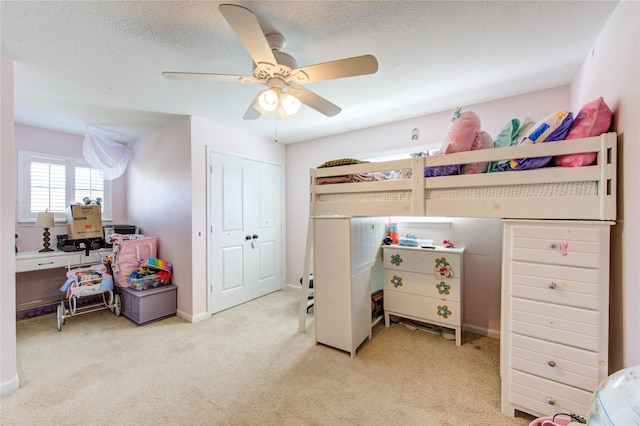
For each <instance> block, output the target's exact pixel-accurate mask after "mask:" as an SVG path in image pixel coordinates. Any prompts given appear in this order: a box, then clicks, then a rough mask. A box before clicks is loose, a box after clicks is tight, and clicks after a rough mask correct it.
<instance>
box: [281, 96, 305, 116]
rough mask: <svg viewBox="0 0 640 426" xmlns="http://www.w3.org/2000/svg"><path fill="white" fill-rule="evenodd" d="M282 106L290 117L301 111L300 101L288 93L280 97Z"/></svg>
mask: <svg viewBox="0 0 640 426" xmlns="http://www.w3.org/2000/svg"><path fill="white" fill-rule="evenodd" d="M280 104H281V105H282V108H284V111H285V112H286V113H287V114H289V115H293V114H295V113H296V112H298V110H299V109H300V101H299V100H298V99H297V98H296V97H294V96H291V95H290V94H288V93H284V94H283V95H282V96H281V97H280Z"/></svg>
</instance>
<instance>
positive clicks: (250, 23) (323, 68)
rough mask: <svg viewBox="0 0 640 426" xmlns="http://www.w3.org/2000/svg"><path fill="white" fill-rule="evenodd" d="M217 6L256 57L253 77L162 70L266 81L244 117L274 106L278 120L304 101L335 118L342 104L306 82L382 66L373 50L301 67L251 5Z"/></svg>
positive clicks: (175, 76)
mask: <svg viewBox="0 0 640 426" xmlns="http://www.w3.org/2000/svg"><path fill="white" fill-rule="evenodd" d="M219 9H220V12H221V13H222V16H224V18H225V19H226V20H227V22H228V23H229V25H230V26H231V28H232V29H233V31H234V32H235V33H236V35H237V36H238V38H239V39H240V41H241V42H242V44H243V45H244V47H245V49H247V51H248V52H249V55H250V56H251V59H253V63H254V66H255V68H254V70H253V76H247V75H230V74H211V73H192V72H169V71H167V72H163V73H162V75H163V76H164V77H166V78H168V79H171V80H190V81H210V82H242V83H260V84H264V85H265V86H267V89H264V90H261V91H260V92H258V94H257V95H256V96H255V98H254V99H253V101H252V102H251V105H250V106H249V108H248V109H247V111H246V112H245V114H244V116H243V118H244V119H245V120H255V119H257V118H259V117H260V116H261V115H263V114H265V115H266V114H268V113H269V112H271V111H275V114H276V117H277V118H279V119H282V118H287V117H289V116H291V115H293V114H295V113H296V112H297V111H298V109H299V108H300V103H303V104H305V105H307V106H309V107H311V108H313V109H315V110H316V111H318V112H320V113H322V114H324V115H326V116H328V117H333V116H334V115H336V114H338V113H339V112H340V111H341V109H340V107H339V106H337V105H335V104H333V103H331V102H329V101H328V100H326V99H325V98H323V97H321V96H319V95H317V94H315V93H314V92H312V91H311V90H309V89H307V88H306V87H304V86H302V85H303V84H305V83H313V82H316V81H324V80H332V79H337V78H344V77H354V76H358V75H366V74H374V73H375V72H376V71H378V61H377V60H376V58H375V56H373V55H363V56H356V57H352V58H346V59H339V60H336V61H331V62H324V63H320V64H315V65H309V66H306V67H302V68H298V65H297V63H296V60H295V59H294V58H293V57H292V56H291V55H289V54H287V53H285V52H283V51H282V49H283V48H284V45H285V39H284V37H283V36H282V35H281V34H278V33H270V34H267V35H266V36H265V35H264V33H263V31H262V28H260V24H259V23H258V20H257V19H256V17H255V15H254V14H253V12H251V11H250V10H249V9H247V8H245V7H242V6H238V5H234V4H221V5H220V6H219Z"/></svg>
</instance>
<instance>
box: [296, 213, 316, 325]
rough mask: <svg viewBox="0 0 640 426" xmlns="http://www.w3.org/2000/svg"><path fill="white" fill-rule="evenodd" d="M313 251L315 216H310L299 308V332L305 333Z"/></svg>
mask: <svg viewBox="0 0 640 426" xmlns="http://www.w3.org/2000/svg"><path fill="white" fill-rule="evenodd" d="M312 252H313V218H312V217H311V216H309V224H308V225H307V246H306V248H305V251H304V270H303V272H302V283H301V285H300V306H299V308H298V332H300V333H304V332H305V329H306V327H307V308H308V307H309V305H308V303H309V297H308V295H309V274H310V272H311V271H310V269H311V254H312Z"/></svg>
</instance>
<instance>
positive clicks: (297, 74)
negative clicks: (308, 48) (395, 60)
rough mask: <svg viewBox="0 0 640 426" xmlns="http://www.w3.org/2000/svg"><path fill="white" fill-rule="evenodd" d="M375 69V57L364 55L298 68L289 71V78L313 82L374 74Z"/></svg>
mask: <svg viewBox="0 0 640 426" xmlns="http://www.w3.org/2000/svg"><path fill="white" fill-rule="evenodd" d="M376 71H378V60H377V59H376V57H375V56H373V55H364V56H356V57H353V58H347V59H339V60H337V61H331V62H324V63H322V64H316V65H309V66H307V67H302V68H298V69H295V70H293V71H291V77H290V78H289V80H290V81H292V82H295V83H299V84H302V83H313V82H315V81H323V80H332V79H335V78H344V77H355V76H358V75H366V74H374V73H375V72H376Z"/></svg>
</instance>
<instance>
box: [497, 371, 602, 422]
mask: <svg viewBox="0 0 640 426" xmlns="http://www.w3.org/2000/svg"><path fill="white" fill-rule="evenodd" d="M511 380H512V382H511V394H510V395H508V398H509V399H510V402H511V404H514V405H516V406H521V407H527V408H529V409H531V410H534V411H535V412H537V413H540V414H542V415H545V416H553V415H555V414H557V413H576V414H578V415H580V416H583V417H585V416H586V415H587V412H588V409H589V406H590V405H591V396H592V392H587V391H585V390H582V389H577V388H574V387H573V386H568V385H564V384H562V383H558V382H555V381H553V380H548V379H544V378H541V377H537V376H533V375H531V374H527V373H523V372H520V371H516V370H511Z"/></svg>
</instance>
